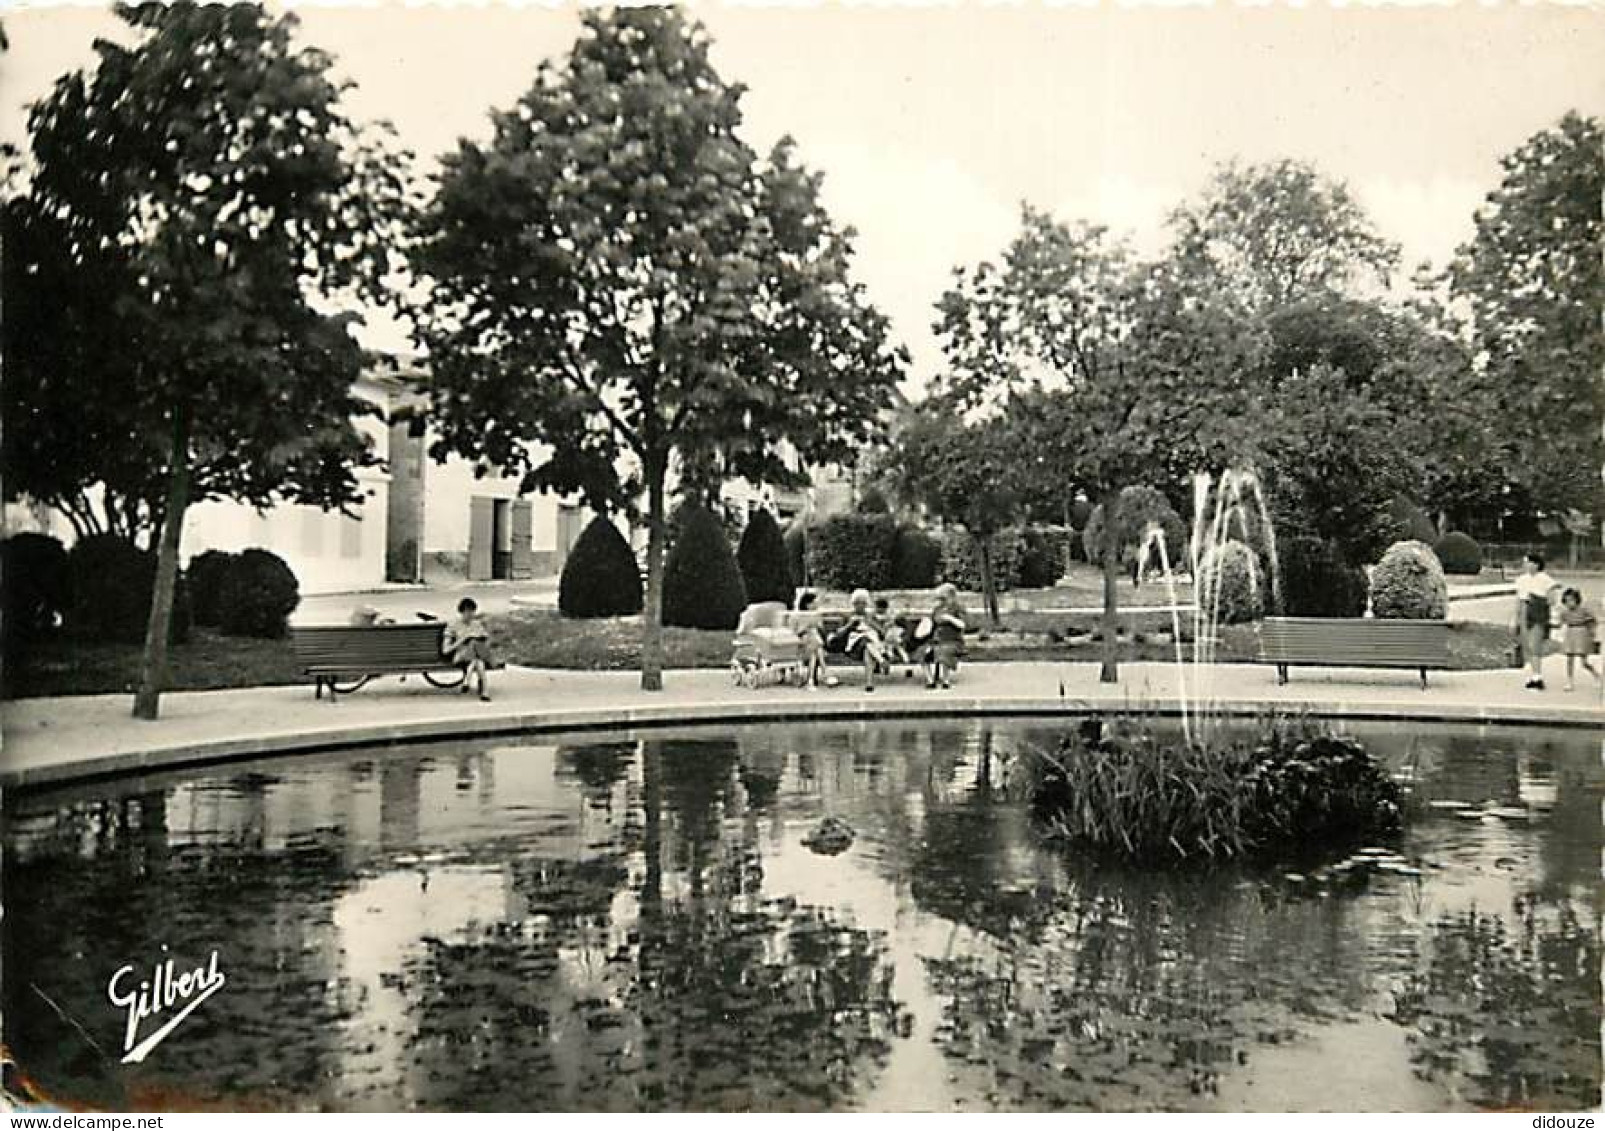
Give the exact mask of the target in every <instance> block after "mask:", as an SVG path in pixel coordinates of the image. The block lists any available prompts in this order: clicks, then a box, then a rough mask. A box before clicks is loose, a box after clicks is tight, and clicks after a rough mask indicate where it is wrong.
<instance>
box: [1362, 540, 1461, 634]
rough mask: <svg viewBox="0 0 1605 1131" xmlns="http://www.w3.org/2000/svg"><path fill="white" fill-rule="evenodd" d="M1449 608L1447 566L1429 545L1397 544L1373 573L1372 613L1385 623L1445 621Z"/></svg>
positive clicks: (1415, 543) (1388, 550)
mask: <svg viewBox="0 0 1605 1131" xmlns="http://www.w3.org/2000/svg"><path fill="white" fill-rule="evenodd" d="M1448 608H1449V586H1448V584H1447V583H1446V582H1445V581H1444V578H1443V565H1442V563H1440V562H1439V561H1438V555H1437V554H1434V553H1433V552H1432V547H1431V546H1428V545H1427V544H1426V543H1425V542H1415V541H1406V542H1395V543H1394V544H1393V545H1391V546H1389V547H1388V549H1387V552H1386V553H1384V554H1383V555H1382V560H1381V561H1380V562H1378V563H1377V564H1376V566H1375V568H1373V569H1372V570H1371V613H1372V615H1374V616H1377V617H1380V618H1382V619H1383V620H1442V619H1443V618H1444V614H1445V612H1446V611H1447V610H1448Z"/></svg>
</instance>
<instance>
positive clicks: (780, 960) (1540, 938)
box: [3, 721, 1605, 1110]
mask: <svg viewBox="0 0 1605 1131" xmlns="http://www.w3.org/2000/svg"><path fill="white" fill-rule="evenodd" d="M1033 727H1034V728H1035V729H1033ZM1362 734H1363V737H1365V738H1366V739H1367V740H1368V741H1371V743H1372V745H1373V747H1374V748H1377V749H1379V750H1382V751H1384V752H1385V753H1386V754H1387V756H1388V758H1389V760H1390V764H1391V765H1392V766H1393V767H1394V768H1395V769H1396V770H1397V771H1398V772H1399V773H1400V774H1401V775H1402V776H1404V777H1406V778H1407V779H1408V780H1409V781H1410V783H1411V785H1412V787H1413V788H1414V789H1415V790H1416V791H1417V792H1418V793H1420V794H1421V795H1422V796H1423V797H1424V798H1425V799H1427V800H1430V801H1432V802H1434V803H1435V804H1436V807H1434V808H1433V809H1431V810H1430V811H1429V812H1430V814H1431V815H1430V816H1429V817H1427V818H1426V819H1424V820H1422V821H1420V822H1418V823H1417V824H1416V825H1415V826H1414V827H1413V828H1412V830H1411V832H1410V834H1409V836H1408V837H1407V839H1406V841H1405V844H1404V846H1403V852H1404V853H1405V855H1407V856H1408V857H1410V858H1411V860H1412V861H1413V862H1414V863H1416V864H1417V865H1418V866H1419V867H1420V868H1421V874H1420V875H1418V876H1410V875H1404V874H1384V873H1378V872H1357V873H1353V874H1351V875H1349V876H1348V878H1346V879H1345V880H1344V882H1342V883H1341V884H1339V883H1331V884H1311V883H1308V882H1301V883H1296V882H1292V881H1289V880H1288V879H1286V878H1285V877H1284V876H1282V875H1281V874H1280V873H1279V872H1276V871H1271V872H1266V873H1259V874H1252V873H1248V872H1244V871H1219V872H1214V873H1211V874H1208V875H1199V874H1197V873H1192V874H1167V873H1159V874H1154V873H1127V872H1122V871H1120V870H1118V869H1111V868H1108V867H1094V866H1092V865H1091V864H1090V863H1088V862H1086V861H1082V860H1078V859H1076V858H1074V857H1072V856H1069V855H1066V854H1065V853H1063V852H1061V851H1058V850H1053V849H1049V848H1046V847H1044V846H1043V845H1042V844H1041V843H1039V841H1038V840H1037V838H1036V836H1035V835H1034V832H1033V829H1032V826H1031V824H1030V821H1029V818H1028V815H1027V813H1026V812H1025V809H1024V807H1023V806H1022V805H1021V804H1020V803H1019V802H1018V800H1017V799H1015V798H1014V797H1013V791H1011V790H1010V789H1009V788H1008V783H1009V779H1010V777H1011V775H1012V774H1013V772H1014V771H1015V769H1016V768H1017V767H1018V766H1019V765H1020V764H1021V760H1022V759H1023V758H1024V757H1025V755H1024V753H1023V751H1024V749H1025V748H1026V747H1028V746H1030V745H1031V744H1032V743H1033V742H1036V741H1043V740H1045V739H1046V738H1047V736H1046V735H1045V734H1044V733H1043V732H1042V730H1041V727H1040V724H1033V726H1032V727H1028V726H1024V725H1019V724H1001V723H995V722H990V721H980V722H974V723H969V724H965V723H951V724H949V723H942V724H927V723H910V722H902V723H899V722H890V723H883V724H859V725H844V726H832V727H821V726H805V725H800V724H799V725H775V726H763V727H749V728H738V729H735V730H730V731H725V732H722V733H718V734H714V735H708V734H706V733H698V732H684V733H667V734H655V735H649V736H646V737H645V738H642V739H637V738H635V737H632V736H628V735H622V734H621V735H616V736H601V737H597V736H586V737H583V738H574V739H569V740H562V741H546V740H540V741H533V740H532V741H527V742H521V743H517V744H508V743H505V742H503V743H489V742H487V743H478V744H442V745H438V746H431V747H411V748H400V749H395V750H385V751H375V752H374V753H373V754H371V755H369V756H365V757H349V756H347V757H329V758H325V759H317V760H306V759H303V760H279V761H275V762H263V763H259V764H255V765H250V766H242V767H236V768H228V769H221V770H217V771H211V772H203V773H199V774H174V775H166V776H152V777H149V778H145V779H138V780H128V781H124V782H120V783H116V784H112V785H105V786H96V787H92V788H79V789H69V790H62V791H57V792H53V793H48V794H36V795H32V796H24V797H22V798H20V799H17V798H10V799H8V812H7V816H8V832H7V838H6V839H7V843H6V862H5V874H4V883H5V890H6V892H7V896H8V900H7V901H8V914H7V916H6V918H5V920H4V942H3V945H4V956H3V957H4V960H5V969H6V973H7V977H6V979H5V986H4V1009H5V1017H6V1020H7V1036H8V1042H9V1043H10V1045H11V1047H12V1049H13V1051H14V1053H15V1055H16V1056H17V1058H18V1060H19V1061H20V1062H21V1064H22V1065H23V1066H24V1069H25V1070H26V1071H27V1072H28V1073H29V1074H30V1075H31V1076H32V1077H33V1078H34V1079H35V1080H37V1081H38V1082H39V1083H40V1084H41V1085H42V1086H43V1087H45V1088H46V1089H47V1090H49V1091H51V1092H53V1093H54V1094H56V1095H58V1096H64V1097H71V1098H73V1099H75V1100H77V1101H79V1102H82V1103H90V1104H105V1105H109V1106H125V1105H130V1106H131V1105H145V1106H160V1105H162V1104H178V1103H183V1104H210V1105H216V1106H225V1107H293V1108H334V1109H361V1108H392V1107H418V1108H425V1109H452V1108H470V1109H495V1108H551V1109H601V1110H638V1109H685V1108H695V1109H702V1108H732V1109H748V1108H756V1109H805V1110H806V1109H840V1108H934V1109H962V1108H981V1109H1028V1110H1048V1109H1101V1110H1114V1109H1200V1108H1212V1107H1221V1108H1233V1107H1249V1108H1252V1107H1255V1106H1261V1107H1268V1108H1279V1107H1288V1106H1295V1107H1305V1108H1322V1107H1338V1108H1347V1107H1351V1106H1354V1105H1355V1104H1357V1103H1359V1104H1364V1105H1370V1106H1376V1107H1384V1108H1386V1107H1398V1108H1409V1109H1413V1108H1449V1109H1457V1108H1465V1107H1536V1108H1546V1107H1548V1108H1554V1107H1583V1106H1591V1105H1592V1104H1593V1103H1595V1102H1597V1099H1598V1095H1599V1088H1600V1075H1601V1074H1600V1044H1599V1028H1600V1017H1601V1006H1600V990H1599V984H1600V983H1599V972H1600V945H1599V935H1598V927H1597V924H1598V923H1599V914H1600V905H1599V904H1600V896H1599V885H1598V883H1597V872H1596V869H1597V862H1598V860H1599V856H1600V848H1601V835H1600V829H1599V821H1598V814H1599V809H1600V801H1601V796H1602V792H1605V789H1602V787H1605V775H1602V773H1601V769H1600V750H1599V747H1598V744H1597V742H1591V741H1587V740H1585V739H1583V738H1581V737H1579V736H1578V735H1576V734H1568V733H1566V732H1559V731H1552V732H1545V731H1536V730H1535V731H1510V730H1491V731H1486V732H1478V731H1475V730H1465V729H1453V728H1439V729H1436V730H1433V731H1418V732H1417V733H1415V734H1413V735H1410V736H1407V737H1395V736H1389V735H1385V734H1382V733H1380V732H1364V731H1363V729H1362ZM1495 808H1497V809H1498V810H1499V812H1500V813H1501V814H1502V815H1501V816H1492V815H1490V814H1489V810H1490V809H1495ZM826 815H830V816H836V817H839V818H842V819H844V820H846V821H847V822H848V823H849V824H851V825H852V826H853V827H854V828H855V830H856V831H857V839H856V841H855V843H854V845H853V847H852V848H851V849H850V850H849V851H848V852H846V853H844V854H842V855H839V856H821V855H816V854H815V853H813V852H811V851H809V849H808V848H806V847H805V846H804V845H803V838H804V837H805V836H806V834H807V832H808V830H809V829H810V828H811V827H812V826H813V824H814V823H815V822H817V821H818V820H819V819H820V818H821V817H822V816H826ZM164 945H165V946H167V947H168V948H169V949H168V952H167V953H168V954H170V955H171V956H172V957H174V958H175V959H177V960H179V961H180V963H183V962H188V961H199V960H202V959H204V957H205V956H206V955H207V954H208V953H209V952H210V951H211V949H212V948H214V947H215V948H216V949H217V950H218V951H219V954H220V963H221V965H222V967H223V969H224V970H225V971H226V973H227V976H228V984H227V986H226V987H225V989H224V991H223V992H222V993H220V994H219V995H218V996H217V997H215V998H214V999H212V1000H211V1001H209V1002H208V1003H206V1004H205V1005H204V1006H202V1007H201V1008H200V1009H199V1010H198V1011H197V1012H196V1013H195V1014H194V1015H192V1016H191V1018H190V1019H188V1020H186V1021H185V1023H184V1024H183V1026H182V1027H181V1028H180V1029H179V1030H178V1031H177V1032H176V1033H175V1035H174V1036H173V1037H172V1038H171V1039H169V1040H168V1041H167V1042H166V1043H164V1044H163V1045H162V1046H161V1047H160V1048H159V1049H158V1050H157V1052H155V1053H154V1054H152V1056H151V1057H150V1059H149V1060H148V1061H146V1062H145V1063H144V1064H140V1065H133V1066H124V1065H122V1064H120V1063H119V1060H120V1056H121V1052H122V1049H121V1039H122V1033H121V1026H122V1019H121V1017H120V1016H119V1015H118V1014H117V1013H116V1012H115V1011H114V1010H113V1009H112V1007H111V1006H110V1005H109V1004H108V1003H107V1002H106V999H105V984H106V980H107V979H108V978H109V977H110V975H111V973H112V972H113V971H115V970H116V969H117V968H118V967H119V966H121V965H123V964H125V963H136V964H139V963H145V962H148V961H150V960H153V959H154V958H155V957H156V956H157V955H158V954H159V953H161V947H162V946H164Z"/></svg>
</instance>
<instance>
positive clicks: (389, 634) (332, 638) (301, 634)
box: [290, 621, 466, 702]
mask: <svg viewBox="0 0 1605 1131" xmlns="http://www.w3.org/2000/svg"><path fill="white" fill-rule="evenodd" d="M445 631H446V626H445V624H444V623H442V622H440V621H430V622H425V623H422V624H373V625H344V624H335V625H310V626H306V627H292V628H291V629H290V647H291V649H292V650H293V651H294V652H295V658H296V661H297V662H298V663H300V665H301V667H302V668H303V669H304V670H305V671H306V673H307V674H308V675H310V676H311V677H312V678H313V679H314V680H315V681H316V683H315V687H316V692H315V698H318V699H321V698H323V689H324V688H325V687H327V688H328V689H329V699H330V701H331V702H333V701H334V698H335V696H336V695H345V694H349V693H350V692H353V691H356V690H357V689H358V688H360V687H362V686H363V684H365V683H367V682H368V681H369V680H370V679H373V678H374V677H376V676H381V675H410V674H411V673H413V672H417V673H419V674H420V675H422V676H423V677H424V679H425V680H427V681H428V682H429V684H430V685H431V686H432V687H441V688H453V687H459V686H461V685H462V682H463V680H464V679H465V678H466V673H465V672H464V671H463V669H462V668H460V667H458V666H457V665H456V664H454V663H452V662H451V659H450V658H449V657H447V656H445V655H443V654H442V652H441V648H440V645H441V638H442V637H443V635H444V634H445ZM439 673H449V675H450V676H451V677H452V678H448V679H444V680H442V679H437V678H436V676H437V674H439Z"/></svg>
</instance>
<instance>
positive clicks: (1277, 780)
mask: <svg viewBox="0 0 1605 1131" xmlns="http://www.w3.org/2000/svg"><path fill="white" fill-rule="evenodd" d="M1245 726H1247V724H1245ZM1034 753H1035V757H1034V758H1032V759H1031V760H1030V762H1029V765H1030V767H1031V769H1032V771H1033V774H1032V777H1033V780H1032V781H1031V783H1030V786H1029V791H1030V797H1031V807H1032V810H1033V811H1034V812H1035V813H1036V814H1037V816H1038V817H1039V818H1040V819H1041V821H1042V822H1043V824H1044V826H1045V828H1046V830H1047V832H1048V833H1049V835H1051V836H1053V837H1055V838H1057V839H1060V840H1063V841H1066V842H1068V843H1069V844H1072V845H1074V846H1076V847H1078V848H1082V849H1085V850H1088V851H1091V852H1094V853H1098V854H1103V855H1112V856H1118V857H1122V858H1125V859H1128V860H1132V861H1142V862H1152V863H1170V864H1175V863H1185V862H1194V863H1199V862H1209V861H1219V860H1243V859H1263V858H1289V857H1295V856H1309V855H1321V854H1331V853H1333V852H1334V851H1338V850H1341V849H1343V848H1345V847H1353V846H1356V845H1359V844H1363V843H1365V842H1367V841H1377V840H1384V839H1391V838H1393V837H1394V836H1396V835H1397V834H1398V833H1399V830H1400V828H1401V826H1402V822H1403V816H1404V812H1403V808H1402V806H1403V802H1404V795H1403V793H1402V792H1401V790H1400V788H1399V786H1398V784H1397V783H1396V782H1395V781H1394V780H1393V779H1392V778H1391V777H1390V776H1389V775H1388V773H1387V771H1386V769H1385V768H1384V767H1383V766H1382V765H1381V763H1380V762H1378V761H1377V760H1376V759H1375V758H1373V757H1372V756H1371V755H1370V753H1369V752H1368V751H1367V750H1366V749H1365V747H1364V745H1362V744H1361V743H1360V742H1359V741H1358V740H1356V739H1354V738H1352V737H1347V736H1344V735H1340V734H1335V733H1333V732H1332V728H1331V726H1330V725H1329V724H1326V723H1322V722H1319V721H1317V720H1310V719H1300V718H1278V717H1268V718H1266V719H1264V720H1263V721H1261V722H1260V723H1259V724H1258V726H1257V729H1253V728H1250V729H1245V730H1243V731H1240V732H1239V733H1237V734H1229V735H1221V736H1215V737H1212V738H1211V739H1210V740H1207V741H1200V740H1198V739H1197V738H1196V737H1194V738H1191V739H1189V738H1188V737H1186V736H1183V735H1181V734H1177V733H1176V728H1175V727H1174V725H1166V724H1165V723H1164V722H1163V721H1162V720H1160V719H1157V718H1153V717H1146V716H1142V715H1129V716H1118V717H1115V718H1111V719H1099V718H1093V719H1087V720H1085V721H1083V722H1082V723H1081V724H1080V725H1079V726H1077V727H1074V728H1072V729H1071V730H1070V731H1069V733H1067V734H1066V735H1065V736H1064V737H1063V738H1061V739H1060V740H1059V742H1058V745H1057V748H1056V749H1046V748H1043V749H1038V750H1036V751H1035V752H1034Z"/></svg>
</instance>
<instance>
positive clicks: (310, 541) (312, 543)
mask: <svg viewBox="0 0 1605 1131" xmlns="http://www.w3.org/2000/svg"><path fill="white" fill-rule="evenodd" d="M301 552H302V553H303V554H311V555H317V554H321V553H323V512H322V511H320V510H319V509H318V508H317V507H303V508H302V509H301Z"/></svg>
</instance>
